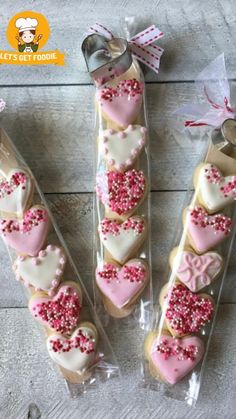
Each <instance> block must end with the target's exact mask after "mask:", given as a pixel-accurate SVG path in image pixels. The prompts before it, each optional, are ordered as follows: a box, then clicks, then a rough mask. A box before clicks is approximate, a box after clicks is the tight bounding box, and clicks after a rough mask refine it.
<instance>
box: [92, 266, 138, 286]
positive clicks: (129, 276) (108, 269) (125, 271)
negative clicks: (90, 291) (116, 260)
mask: <svg viewBox="0 0 236 419" xmlns="http://www.w3.org/2000/svg"><path fill="white" fill-rule="evenodd" d="M119 272H122V278H124V279H126V280H127V281H128V282H138V283H142V282H144V281H145V279H146V269H145V268H144V266H143V265H142V264H139V266H136V265H125V266H123V268H121V269H119V267H118V266H115V265H113V264H112V263H104V265H103V267H102V269H101V270H98V272H97V274H98V275H99V276H100V278H103V279H104V280H105V281H106V282H107V284H110V283H111V282H112V281H114V280H115V281H116V282H120V279H119Z"/></svg>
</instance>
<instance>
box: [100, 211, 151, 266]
mask: <svg viewBox="0 0 236 419" xmlns="http://www.w3.org/2000/svg"><path fill="white" fill-rule="evenodd" d="M132 218H133V219H137V220H142V219H141V218H139V217H132ZM145 234H146V225H145V224H144V227H143V232H142V233H140V234H137V232H136V231H135V230H133V229H132V228H129V229H127V230H125V229H123V228H122V226H120V229H119V234H117V235H113V234H112V233H106V235H105V236H103V234H102V233H100V236H101V240H102V243H103V245H104V246H105V247H106V249H107V250H108V252H109V253H110V254H111V255H112V256H113V257H114V259H115V260H117V262H120V263H124V261H126V260H127V259H128V258H129V256H130V255H131V254H132V252H133V250H134V249H136V248H138V247H139V245H140V244H141V243H142V241H143V238H144V236H145Z"/></svg>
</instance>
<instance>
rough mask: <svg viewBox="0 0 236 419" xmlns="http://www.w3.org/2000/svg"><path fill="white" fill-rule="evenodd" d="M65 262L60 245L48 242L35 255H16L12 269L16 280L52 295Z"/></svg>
mask: <svg viewBox="0 0 236 419" xmlns="http://www.w3.org/2000/svg"><path fill="white" fill-rule="evenodd" d="M65 263H66V256H65V254H64V252H63V250H62V249H61V248H60V247H57V246H53V245H52V244H49V245H48V246H47V247H46V249H44V250H40V252H39V253H38V255H37V256H35V257H31V256H18V258H17V259H16V261H15V263H14V265H13V270H14V271H15V274H16V278H17V280H21V281H23V282H24V285H25V286H26V287H27V286H33V287H34V288H35V289H36V290H37V291H39V290H43V291H46V292H48V294H49V295H52V294H53V292H54V290H55V288H57V287H58V285H59V282H60V280H61V277H62V274H63V271H64V268H65Z"/></svg>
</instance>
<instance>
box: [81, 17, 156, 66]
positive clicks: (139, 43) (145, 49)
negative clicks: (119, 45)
mask: <svg viewBox="0 0 236 419" xmlns="http://www.w3.org/2000/svg"><path fill="white" fill-rule="evenodd" d="M88 33H89V34H94V33H96V34H98V35H102V36H104V37H105V38H106V39H107V40H109V41H110V40H111V39H112V38H114V35H113V34H112V33H111V31H109V29H107V28H106V27H105V26H103V25H101V24H100V23H95V25H93V26H91V27H90V28H89V30H88ZM163 36H164V33H163V32H161V31H160V30H159V29H158V28H157V27H156V26H155V25H152V26H149V28H146V29H144V30H143V31H142V32H139V33H138V34H137V35H135V36H133V37H132V38H131V39H130V40H129V41H128V45H129V49H130V50H131V53H132V54H133V55H134V56H135V57H136V58H137V59H138V60H139V61H141V62H142V63H143V64H145V65H146V66H148V67H150V68H151V69H152V70H153V71H155V72H156V73H158V72H159V67H160V58H161V56H162V54H163V51H164V49H163V48H161V47H158V46H157V45H152V44H153V42H155V41H157V40H158V39H160V38H162V37H163Z"/></svg>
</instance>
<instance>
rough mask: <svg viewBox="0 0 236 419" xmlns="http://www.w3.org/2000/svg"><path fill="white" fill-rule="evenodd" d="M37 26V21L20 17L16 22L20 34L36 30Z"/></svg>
mask: <svg viewBox="0 0 236 419" xmlns="http://www.w3.org/2000/svg"><path fill="white" fill-rule="evenodd" d="M37 26H38V20H37V19H32V18H30V17H26V18H24V17H20V18H19V19H17V20H16V27H17V28H18V29H19V32H24V31H30V30H35V29H36V27H37Z"/></svg>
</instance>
